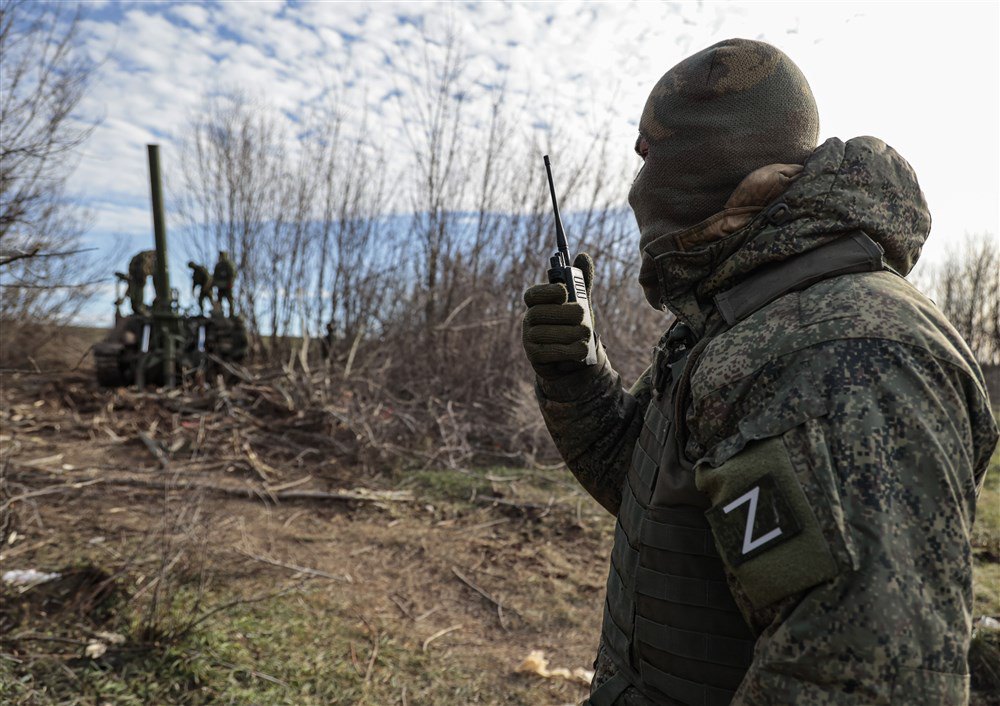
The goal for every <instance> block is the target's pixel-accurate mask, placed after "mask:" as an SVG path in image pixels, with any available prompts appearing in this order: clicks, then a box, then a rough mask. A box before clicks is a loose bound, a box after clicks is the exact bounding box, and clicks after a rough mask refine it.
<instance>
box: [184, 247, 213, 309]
mask: <svg viewBox="0 0 1000 706" xmlns="http://www.w3.org/2000/svg"><path fill="white" fill-rule="evenodd" d="M188 267H190V268H191V296H194V294H195V290H198V311H200V312H201V313H202V314H204V313H205V300H206V299H207V300H208V303H209V304H214V303H215V301H214V299H213V298H212V275H210V274H209V273H208V268H207V267H204V266H202V265H199V264H198V263H197V262H195V261H194V260H192V261H190V262H188Z"/></svg>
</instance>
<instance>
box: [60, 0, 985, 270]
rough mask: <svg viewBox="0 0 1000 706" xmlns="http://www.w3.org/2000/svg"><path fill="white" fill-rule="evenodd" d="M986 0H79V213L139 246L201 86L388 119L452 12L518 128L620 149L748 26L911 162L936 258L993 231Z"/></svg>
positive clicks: (104, 236)
mask: <svg viewBox="0 0 1000 706" xmlns="http://www.w3.org/2000/svg"><path fill="white" fill-rule="evenodd" d="M998 7H1000V4H998V3H996V2H980V3H962V2H948V3H943V2H942V3H931V2H912V1H910V2H893V3H873V2H866V3H863V4H852V3H846V2H837V3H819V2H808V3H803V2H787V3H763V2H759V3H758V2H752V3H749V2H733V3H714V2H690V3H687V2H685V3H662V2H630V3H629V2H610V3H598V2H558V3H520V2H504V3H501V2H465V3H447V4H446V3H432V2H405V3H404V2H379V3H356V2H338V3H332V2H298V1H297V2H281V1H277V2H249V1H247V0H240V1H239V2H213V3H181V2H176V3H174V2H162V3H161V2H157V3H136V2H87V3H84V9H85V14H86V18H85V20H84V24H83V27H82V30H83V33H82V38H83V41H84V46H85V49H86V50H87V51H88V52H89V53H90V55H91V56H93V57H94V58H96V59H99V60H100V62H101V63H100V66H99V69H98V71H97V75H96V76H95V80H94V83H93V85H92V86H91V89H90V91H89V92H88V94H87V96H86V98H85V99H84V102H83V103H82V104H81V114H82V115H83V116H84V117H85V118H86V119H90V120H95V121H96V120H99V121H100V122H99V124H98V125H97V127H96V129H95V131H94V133H93V135H92V136H91V138H90V140H89V141H88V142H87V143H86V144H85V146H84V148H83V149H82V151H81V154H80V157H79V164H78V166H77V168H76V171H75V172H74V174H73V177H72V178H71V180H70V183H69V186H70V190H71V192H72V193H73V194H74V196H75V197H76V198H78V199H79V201H80V202H81V203H83V204H85V205H86V207H87V208H88V209H89V211H90V213H91V214H92V224H93V225H92V228H91V231H90V233H89V234H88V240H89V242H91V243H93V244H95V245H96V246H97V247H99V248H102V249H103V250H107V252H111V250H110V249H109V248H110V246H109V244H110V243H111V242H112V241H114V240H118V241H119V242H121V243H123V250H122V254H121V256H120V259H121V262H117V261H116V262H113V263H111V264H112V265H114V268H115V269H124V267H125V265H126V264H127V260H128V257H129V256H130V255H131V254H132V253H134V252H136V251H138V250H140V249H146V248H148V247H151V244H152V228H151V216H150V210H149V191H148V177H147V172H146V169H147V167H146V161H145V160H146V156H145V147H144V146H145V144H146V143H149V142H156V143H159V144H160V145H161V161H162V162H163V163H164V165H165V169H166V182H167V183H166V189H167V192H168V202H169V196H170V194H171V192H172V190H174V189H176V188H177V186H178V185H177V184H176V183H175V184H173V185H172V184H171V176H172V175H173V173H174V172H173V171H172V170H173V169H175V168H176V165H177V163H178V160H179V153H178V151H179V145H180V144H181V141H182V140H183V138H184V136H185V131H186V130H187V129H188V126H189V124H190V120H191V117H192V115H193V114H194V113H195V111H196V110H197V109H198V107H199V106H200V105H201V104H202V103H203V101H204V99H205V96H206V92H208V91H211V90H219V89H223V88H243V89H246V90H249V91H251V92H253V93H254V94H255V95H259V96H262V97H263V98H265V99H266V100H267V101H268V102H270V103H271V104H273V105H274V106H275V107H276V108H277V109H278V110H280V111H281V113H282V114H283V115H284V117H285V119H286V120H287V121H289V124H291V125H294V123H295V121H296V120H297V116H299V115H301V114H302V113H303V111H304V110H306V109H307V108H308V106H310V105H312V104H314V103H315V102H316V101H319V100H321V99H322V98H323V95H324V91H325V90H327V89H328V88H329V87H330V86H334V85H335V86H338V87H339V88H340V90H341V91H343V92H344V95H345V96H346V98H347V100H346V101H345V104H346V105H348V106H349V109H348V112H347V116H346V120H347V122H348V124H349V125H350V124H352V123H353V124H355V125H357V124H359V123H360V120H361V118H362V116H363V115H365V114H367V115H368V120H369V124H370V130H371V131H373V132H376V133H377V132H378V131H379V130H381V129H382V128H381V126H380V123H381V122H384V123H385V125H386V126H387V127H386V128H385V129H386V130H387V131H388V130H391V129H392V128H391V127H388V126H391V125H392V124H394V122H395V121H396V120H397V119H398V115H395V114H394V112H393V110H394V106H397V105H398V102H397V101H394V100H393V96H394V93H393V92H394V91H397V90H400V89H399V86H400V85H401V84H400V82H399V76H400V72H401V71H402V63H403V62H405V61H409V60H411V59H413V56H412V54H414V53H416V48H417V47H419V46H421V44H420V38H421V36H422V35H426V36H429V37H432V38H440V37H442V36H443V34H444V32H445V30H446V26H447V25H448V24H449V23H450V25H451V26H452V27H453V28H454V30H455V32H456V33H457V35H458V38H459V40H460V42H461V43H462V46H463V48H464V50H465V51H466V52H467V54H468V57H469V65H468V71H467V75H468V76H469V78H470V80H473V81H475V82H476V84H477V85H478V86H489V85H491V84H492V83H495V82H496V81H498V80H500V77H502V78H503V80H505V81H506V85H507V89H508V95H510V96H512V97H513V98H518V97H525V98H527V97H529V96H536V97H537V96H544V100H530V101H526V102H524V103H523V108H522V109H521V111H522V112H521V116H520V119H521V120H522V121H523V123H524V124H525V125H535V126H537V125H546V124H553V123H558V124H559V125H560V128H562V129H564V130H568V131H570V132H571V133H573V134H575V133H580V134H584V133H587V134H589V133H592V132H593V131H594V130H595V129H598V126H607V127H606V128H601V129H608V130H610V131H611V140H612V142H611V144H612V145H616V144H617V145H620V147H621V150H622V152H623V154H628V153H631V150H632V145H633V143H634V141H635V135H636V129H637V124H638V117H639V114H640V112H641V110H642V106H643V103H644V102H645V99H646V96H647V95H648V93H649V90H650V89H651V88H652V86H653V85H654V84H655V83H656V81H657V79H658V78H659V77H660V76H661V75H662V74H663V73H664V72H665V71H666V70H667V69H669V68H670V67H671V66H673V65H674V64H675V63H677V62H678V61H680V60H681V59H683V58H684V57H685V56H688V55H690V54H692V53H694V52H696V51H698V50H700V49H702V48H704V47H706V46H709V45H710V44H713V43H715V42H717V41H720V40H722V39H727V38H731V37H744V38H749V39H759V40H763V41H767V42H770V43H772V44H774V45H776V46H777V47H779V48H780V49H782V50H783V51H784V52H785V53H787V54H788V55H789V56H790V57H791V58H792V59H793V60H794V61H795V62H796V63H797V64H798V65H799V67H800V68H801V69H802V71H803V73H804V74H805V76H806V77H807V78H808V80H809V82H810V85H811V87H812V90H813V93H814V95H815V97H816V101H817V103H818V106H819V112H820V119H821V124H820V136H821V140H823V139H826V138H828V137H840V138H842V139H845V140H846V139H848V138H851V137H855V136H858V135H874V136H876V137H879V138H881V139H883V140H885V141H886V142H887V143H888V144H890V145H891V146H893V147H894V148H896V149H897V150H898V151H899V152H900V153H901V154H902V155H903V156H904V157H905V158H906V159H907V160H908V161H909V162H910V163H911V164H912V165H913V167H914V169H915V171H916V174H917V176H918V178H919V180H920V183H921V186H922V188H923V190H924V193H925V195H926V197H927V200H928V202H929V205H930V208H931V212H932V216H933V227H932V232H931V238H930V240H929V241H928V244H927V246H926V248H925V251H924V258H925V259H928V260H931V261H935V260H940V259H941V258H942V257H943V256H944V255H945V254H946V253H947V252H948V251H949V250H951V249H953V248H955V247H957V246H958V244H959V243H960V242H961V240H962V239H963V237H964V235H965V234H966V233H982V232H989V233H992V234H993V235H994V236H996V235H997V234H998V233H1000V227H998V220H1000V215H998V210H1000V206H998V194H1000V143H998V132H1000V131H998V126H1000V88H998V87H1000V53H998V52H1000V49H998V47H1000V41H998V40H1000V31H998V26H1000V10H998ZM479 95H485V91H480V92H479V93H476V94H475V96H473V103H474V105H473V106H472V110H470V111H469V112H468V116H469V120H473V121H474V120H476V119H477V116H479V117H481V116H482V115H483V114H484V113H485V111H486V110H487V109H488V105H487V103H486V99H485V98H476V96H479ZM609 106H610V107H609ZM386 134H387V135H388V132H387V133H386ZM388 139H395V138H393V137H392V136H391V135H389V136H388ZM634 160H635V169H638V167H639V158H638V157H635V158H634ZM175 181H176V180H175ZM627 187H628V185H627V184H624V185H623V188H622V194H621V203H622V206H623V207H625V206H626V205H627V201H626V197H627ZM404 205H405V204H404ZM169 220H170V215H169V214H168V221H169ZM168 229H169V223H168ZM172 259H173V258H172Z"/></svg>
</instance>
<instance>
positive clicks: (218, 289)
mask: <svg viewBox="0 0 1000 706" xmlns="http://www.w3.org/2000/svg"><path fill="white" fill-rule="evenodd" d="M235 279H236V266H235V265H233V261H232V260H230V259H229V254H228V253H227V252H226V251H225V250H220V251H219V261H218V262H216V263H215V271H214V272H212V283H213V284H214V286H215V295H216V296H215V299H216V301H217V302H218V303H219V309H220V310H221V309H222V301H223V299H224V300H226V301H227V302H229V316H233V314H234V309H233V280H235Z"/></svg>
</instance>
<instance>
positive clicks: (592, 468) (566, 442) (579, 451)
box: [535, 352, 650, 515]
mask: <svg viewBox="0 0 1000 706" xmlns="http://www.w3.org/2000/svg"><path fill="white" fill-rule="evenodd" d="M535 392H536V394H537V396H538V404H539V407H540V408H541V411H542V417H543V418H544V419H545V425H546V426H547V427H548V430H549V434H551V436H552V440H553V441H554V442H555V444H556V448H558V449H559V453H560V454H561V455H562V457H563V460H564V461H565V462H566V465H567V466H569V469H570V470H571V471H572V472H573V475H574V476H576V478H577V480H579V481H580V483H581V484H582V485H583V487H584V488H586V489H587V492H588V493H590V494H591V495H592V496H594V499H595V500H597V502H599V503H600V504H601V505H602V506H603V507H604V508H605V509H606V510H607V511H608V512H610V513H611V514H612V515H617V514H618V508H619V506H620V505H621V498H622V484H623V483H624V481H625V474H626V473H627V471H628V466H629V463H630V461H631V459H632V449H633V447H634V446H635V442H636V439H638V437H639V431H640V429H641V428H642V421H643V416H644V415H645V411H646V406H647V405H648V404H649V400H650V385H649V370H647V371H646V372H645V373H643V374H642V376H640V378H639V380H638V381H637V382H636V384H635V385H633V386H632V388H631V389H630V390H625V389H624V388H623V387H622V382H621V376H620V375H619V374H618V373H617V372H615V370H614V369H613V368H612V367H611V365H610V363H609V362H608V360H607V357H606V356H604V355H603V352H602V355H601V359H600V361H599V362H598V363H597V364H596V365H594V366H592V367H591V368H587V369H585V370H581V371H577V372H573V373H570V374H568V375H566V376H564V377H561V378H558V379H555V380H545V379H542V378H536V383H535Z"/></svg>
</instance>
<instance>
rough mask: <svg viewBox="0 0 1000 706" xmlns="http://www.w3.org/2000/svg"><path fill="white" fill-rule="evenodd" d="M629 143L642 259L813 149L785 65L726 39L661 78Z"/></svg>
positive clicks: (652, 284) (793, 78) (646, 281)
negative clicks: (745, 183) (638, 146)
mask: <svg viewBox="0 0 1000 706" xmlns="http://www.w3.org/2000/svg"><path fill="white" fill-rule="evenodd" d="M639 135H640V140H643V139H644V140H645V142H646V144H648V153H647V155H646V159H645V164H644V165H643V168H642V170H641V171H640V172H639V174H638V176H636V178H635V181H634V182H633V184H632V189H631V191H630V192H629V197H628V200H629V204H630V205H631V206H632V210H633V212H634V213H635V218H636V222H637V223H638V225H639V232H640V235H641V239H640V244H639V247H640V249H641V250H645V248H646V247H647V246H648V245H649V244H650V243H651V242H653V241H654V240H656V239H658V238H660V237H661V236H664V235H667V234H670V233H675V232H677V231H679V230H682V229H685V228H690V227H691V226H694V225H697V224H699V223H700V222H701V221H703V220H705V219H707V218H709V217H710V216H712V215H714V214H716V213H717V212H719V211H721V210H722V209H723V208H724V206H725V203H726V200H727V199H728V198H729V195H730V194H731V193H732V192H733V190H734V189H735V188H736V186H737V185H738V184H739V183H740V181H741V180H742V179H743V178H744V177H745V176H747V175H748V174H750V172H752V171H754V170H756V169H758V168H760V167H763V166H766V165H769V164H775V163H783V164H801V163H803V162H804V161H805V159H806V157H808V156H809V154H810V153H811V152H812V151H813V149H814V148H815V147H816V142H817V138H818V135H819V116H818V113H817V111H816V102H815V100H814V99H813V95H812V91H811V90H810V89H809V84H808V83H807V82H806V79H805V77H804V76H803V75H802V72H801V71H799V68H798V67H797V66H796V65H795V64H794V63H792V60H791V59H789V58H788V57H787V56H785V54H783V53H782V52H781V51H779V50H778V49H776V48H775V47H773V46H771V45H770V44H765V43H764V42H756V41H751V40H747V39H727V40H725V41H722V42H719V43H718V44H713V45H712V46H710V47H708V48H707V49H703V50H702V51H700V52H698V53H697V54H694V55H693V56H690V57H688V58H687V59H685V60H684V61H682V62H680V63H679V64H677V65H676V66H674V67H673V68H672V69H670V70H669V71H668V72H667V73H666V74H664V75H663V77H662V78H661V79H660V80H659V81H658V82H657V84H656V86H654V87H653V91H652V93H650V94H649V98H648V99H647V100H646V106H645V108H644V109H643V111H642V118H641V119H640V121H639ZM644 259H645V258H644ZM644 264H646V263H644ZM644 270H646V273H645V276H644V274H643V273H640V283H641V284H642V286H643V289H644V290H645V291H646V298H647V299H648V300H649V302H650V304H652V305H653V306H654V307H656V308H660V306H661V304H660V295H659V291H658V290H659V287H658V285H657V283H656V281H655V277H652V278H650V277H649V268H647V267H644Z"/></svg>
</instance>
